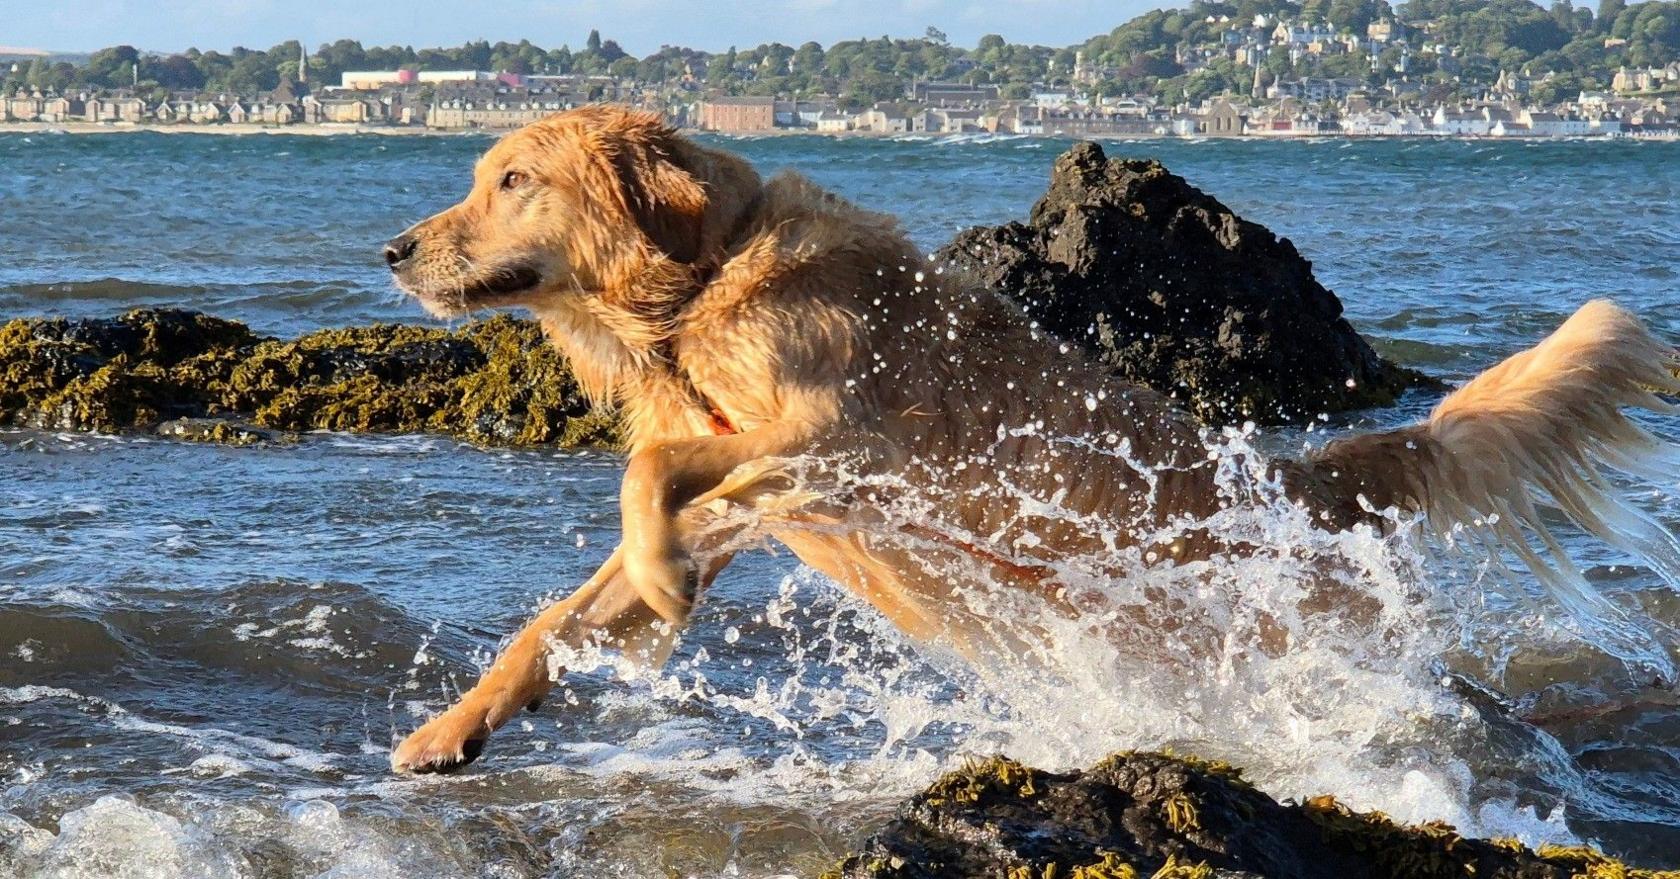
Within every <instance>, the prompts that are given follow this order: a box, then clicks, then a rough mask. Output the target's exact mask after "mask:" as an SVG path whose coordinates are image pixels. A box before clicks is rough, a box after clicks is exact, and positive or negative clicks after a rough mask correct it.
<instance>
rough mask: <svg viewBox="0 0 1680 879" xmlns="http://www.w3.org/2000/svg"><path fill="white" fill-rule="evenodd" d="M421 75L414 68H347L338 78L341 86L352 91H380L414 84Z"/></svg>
mask: <svg viewBox="0 0 1680 879" xmlns="http://www.w3.org/2000/svg"><path fill="white" fill-rule="evenodd" d="M419 81H420V75H419V74H418V73H416V72H415V71H412V70H346V71H344V74H343V75H342V76H340V77H339V78H338V82H339V86H338V87H339V88H342V89H349V90H351V91H378V90H379V89H382V88H386V87H388V86H393V85H413V84H414V83H417V82H419Z"/></svg>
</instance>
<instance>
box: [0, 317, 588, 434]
mask: <svg viewBox="0 0 1680 879" xmlns="http://www.w3.org/2000/svg"><path fill="white" fill-rule="evenodd" d="M199 419H212V421H209V422H203V421H200V420H199ZM233 419H237V420H238V421H240V422H245V423H244V424H234V423H233ZM0 423H4V424H15V425H22V426H31V427H40V428H46V429H52V430H94V431H102V432H114V431H119V430H128V429H146V428H153V429H156V430H157V431H158V432H159V433H161V434H163V435H172V436H181V437H183V438H188V439H201V440H207V441H219V442H232V443H240V444H243V443H250V442H257V441H262V440H265V439H268V438H269V437H267V436H265V435H263V434H261V433H259V432H257V431H254V430H252V428H253V427H254V428H267V429H270V430H280V431H303V430H323V429H324V430H343V431H378V432H401V433H410V432H420V431H427V432H434V433H442V434H447V435H450V436H456V437H460V438H462V439H464V440H467V441H469V442H474V443H479V444H483V445H537V444H550V443H554V444H560V445H601V444H611V443H613V442H615V441H616V431H615V428H614V425H613V423H612V419H611V418H610V417H607V416H603V415H599V414H595V413H592V412H591V411H590V408H589V404H588V402H587V401H586V400H585V399H584V398H583V395H582V394H581V393H580V392H579V390H578V387H577V383H576V381H574V380H573V378H572V374H571V370H570V369H569V368H568V366H567V365H566V362H565V359H564V358H563V357H561V356H560V354H559V353H558V352H556V351H555V350H554V349H553V347H552V346H550V345H548V344H547V343H546V341H544V339H543V337H542V331H541V330H540V329H539V328H538V327H537V325H536V324H535V323H533V322H531V321H522V320H516V319H514V318H510V317H496V318H493V319H490V320H486V321H482V322H479V323H474V324H472V325H470V326H467V327H465V328H462V329H460V330H456V331H454V332H448V331H445V330H441V329H432V328H428V327H417V326H403V325H396V324H377V325H374V326H371V327H353V328H349V329H340V330H321V331H319V332H314V333H310V334H308V335H306V336H302V337H299V338H297V339H292V340H280V339H271V338H263V337H259V336H257V335H256V334H254V333H252V332H251V331H250V329H249V328H247V327H246V326H245V325H243V324H240V323H238V322H235V321H229V320H222V319H219V318H214V317H210V316H208V315H204V314H199V313H197V312H191V311H181V310H175V309H140V310H135V311H131V312H129V313H127V314H125V315H123V316H121V317H118V318H110V319H83V320H64V319H20V320H13V321H11V322H9V323H6V324H5V325H3V326H0Z"/></svg>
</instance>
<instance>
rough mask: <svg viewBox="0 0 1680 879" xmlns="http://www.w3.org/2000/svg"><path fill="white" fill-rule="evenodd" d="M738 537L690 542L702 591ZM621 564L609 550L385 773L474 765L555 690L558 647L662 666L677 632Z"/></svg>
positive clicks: (729, 532) (402, 748) (724, 533)
mask: <svg viewBox="0 0 1680 879" xmlns="http://www.w3.org/2000/svg"><path fill="white" fill-rule="evenodd" d="M738 530H739V529H735V528H728V527H723V528H715V529H711V530H709V531H706V532H705V533H704V534H702V535H700V536H690V537H689V538H688V540H689V541H691V542H692V543H693V544H694V547H695V548H694V551H695V552H696V553H697V554H698V555H699V556H700V557H701V559H702V562H701V570H700V576H699V579H700V582H701V586H702V587H703V586H705V585H707V584H710V583H711V581H712V579H713V578H715V577H716V576H717V575H718V573H719V572H721V571H722V570H723V568H724V567H725V566H726V565H728V564H729V562H730V560H731V559H732V558H733V552H732V551H730V550H725V549H723V546H724V545H725V544H726V543H727V542H728V540H729V539H730V538H732V537H733V536H734V534H735V533H737V531H738ZM623 558H624V550H623V548H622V547H620V548H619V549H615V550H614V551H613V554H612V556H611V557H610V558H608V559H607V561H606V563H605V564H603V565H601V567H600V569H599V570H597V571H596V572H595V575H594V576H593V577H590V578H589V580H588V581H587V582H585V583H584V584H583V585H582V586H580V587H578V589H577V591H575V592H573V593H572V594H571V595H569V596H567V597H566V598H564V599H562V600H561V601H558V602H556V603H554V604H553V605H551V606H549V607H548V608H547V609H545V610H544V611H543V612H542V613H540V614H538V615H537V618H536V619H534V620H532V621H531V622H530V623H529V624H527V625H526V626H525V628H523V629H521V630H520V631H519V634H517V635H515V636H514V638H513V641H512V642H511V643H509V644H508V646H507V649H505V650H503V651H502V652H501V653H500V654H499V655H497V657H496V660H495V662H493V663H492V664H491V665H490V667H489V668H488V669H486V670H485V672H484V674H483V675H482V676H481V677H480V678H479V680H478V683H477V684H476V685H474V686H473V688H472V689H471V690H468V691H467V692H465V693H463V694H462V695H461V698H460V699H459V700H457V701H456V702H455V704H454V705H451V706H450V707H449V709H448V710H446V711H444V712H443V713H442V714H439V715H438V716H436V717H434V718H432V719H431V720H429V721H427V722H426V723H425V724H424V725H422V726H421V727H420V728H419V729H417V730H415V731H414V732H413V733H411V734H409V736H408V737H407V738H406V739H404V740H403V741H402V743H401V744H400V745H398V746H397V748H396V749H395V750H394V751H392V752H391V768H392V769H393V770H395V771H397V772H452V771H454V770H456V769H459V768H461V767H462V766H465V765H467V764H468V763H471V762H472V761H473V760H475V759H477V758H478V755H479V754H480V753H482V752H483V750H484V744H485V741H486V740H487V739H488V738H489V736H490V734H491V733H492V732H494V731H495V730H496V729H498V728H499V727H501V726H502V725H503V724H505V723H507V722H508V720H509V719H511V718H512V717H513V716H514V715H515V714H517V713H518V712H519V709H520V708H526V707H528V708H532V709H533V710H534V709H535V708H536V707H537V705H538V704H539V703H540V702H541V700H542V697H543V696H545V695H547V694H548V691H549V690H551V689H553V687H554V684H555V680H556V677H557V676H558V675H557V673H555V672H551V669H550V656H551V655H552V654H553V652H554V650H555V648H556V647H562V646H568V647H577V646H582V645H584V644H587V643H597V644H600V645H602V646H605V647H608V648H614V649H620V650H623V651H624V652H625V654H626V655H627V656H630V657H631V658H632V659H634V660H637V661H640V662H644V663H648V664H651V665H658V664H660V663H662V662H663V661H664V659H665V657H666V656H667V655H668V654H669V653H670V650H671V648H672V647H673V646H674V645H675V643H676V639H677V635H678V630H677V627H676V626H672V625H670V624H668V623H665V622H664V621H663V620H661V618H660V615H659V614H657V613H655V612H654V611H653V609H652V608H650V607H649V606H648V605H647V603H646V602H644V601H642V599H641V597H640V596H639V595H638V594H637V592H636V590H635V589H634V588H633V587H632V586H631V585H630V583H629V580H628V579H627V578H626V576H625V571H624V564H623Z"/></svg>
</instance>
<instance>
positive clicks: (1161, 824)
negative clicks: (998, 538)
mask: <svg viewBox="0 0 1680 879" xmlns="http://www.w3.org/2000/svg"><path fill="white" fill-rule="evenodd" d="M1466 876H1473V877H1476V879H1680V872H1653V871H1649V870H1638V869H1633V868H1630V867H1627V866H1625V865H1623V864H1621V863H1618V862H1616V861H1614V860H1612V859H1610V858H1607V857H1605V856H1604V855H1602V854H1599V853H1598V852H1595V851H1593V850H1591V849H1587V848H1579V847H1567V848H1566V847H1557V846H1548V847H1542V848H1541V850H1539V851H1533V850H1531V849H1529V848H1527V847H1526V846H1524V845H1522V844H1521V843H1518V842H1516V841H1515V840H1479V839H1467V838H1465V837H1463V836H1460V835H1459V834H1458V833H1457V832H1456V831H1455V830H1454V829H1453V828H1452V827H1450V826H1448V825H1446V824H1440V823H1431V824H1422V825H1418V826H1405V825H1400V824H1396V823H1394V822H1393V821H1391V820H1389V819H1388V818H1387V817H1386V816H1384V815H1382V814H1381V813H1377V812H1364V813H1361V812H1355V811H1353V810H1351V809H1349V808H1347V807H1346V806H1344V805H1342V804H1340V803H1338V802H1336V800H1335V799H1334V798H1333V797H1328V796H1323V797H1314V798H1312V799H1309V800H1307V801H1306V802H1304V803H1279V802H1278V801H1277V800H1274V799H1272V798H1271V797H1269V796H1267V795H1266V794H1264V793H1261V792H1260V791H1259V790H1256V789H1255V788H1254V787H1253V786H1252V785H1250V784H1249V783H1248V782H1246V781H1244V780H1243V778H1242V774H1241V773H1240V772H1238V771H1237V770H1235V769H1233V768H1231V767H1230V766H1227V765H1225V764H1222V763H1211V762H1207V761H1202V760H1196V759H1190V758H1184V757H1175V756H1170V755H1164V754H1138V753H1122V754H1116V755H1114V756H1112V757H1109V758H1108V759H1106V760H1104V761H1102V762H1101V763H1098V764H1097V765H1096V766H1093V767H1091V768H1090V769H1088V770H1085V771H1082V772H1077V771H1076V772H1065V773H1056V772H1044V771H1041V770H1038V769H1032V768H1029V767H1026V766H1023V765H1021V764H1020V763H1016V762H1015V761H1013V760H1008V759H1005V758H1001V757H999V758H994V759H992V760H988V761H985V762H983V763H975V764H972V765H970V766H968V767H966V768H964V769H961V770H959V771H956V772H952V773H950V774H948V775H946V776H945V777H943V778H941V779H939V780H938V781H936V782H934V783H933V785H932V786H931V787H929V788H928V789H927V790H926V791H924V792H922V793H920V794H918V795H916V796H915V797H914V798H912V799H911V800H910V801H909V802H908V803H906V804H905V805H904V806H903V807H902V808H901V809H900V810H899V813H898V816H897V817H896V818H894V819H893V820H892V821H891V822H890V823H889V824H888V825H887V826H886V827H885V828H884V829H882V830H881V831H880V832H879V833H877V834H876V835H875V836H873V837H871V838H870V839H869V840H868V841H867V842H866V843H864V845H863V848H862V849H861V850H860V851H859V852H858V853H857V854H854V855H852V856H850V857H848V858H846V859H845V860H844V861H841V862H840V863H839V864H838V865H836V866H835V867H834V868H833V869H832V870H831V871H829V873H827V874H825V879H965V877H976V879H978V877H987V879H996V877H1004V879H1142V877H1154V879H1215V877H1221V879H1436V877H1439V879H1449V877H1450V879H1463V877H1466Z"/></svg>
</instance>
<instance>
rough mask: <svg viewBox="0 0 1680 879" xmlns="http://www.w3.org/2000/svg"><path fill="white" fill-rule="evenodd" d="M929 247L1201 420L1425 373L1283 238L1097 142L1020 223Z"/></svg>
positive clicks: (1301, 410)
mask: <svg viewBox="0 0 1680 879" xmlns="http://www.w3.org/2000/svg"><path fill="white" fill-rule="evenodd" d="M934 256H935V259H936V260H938V261H941V262H944V263H948V264H951V265H953V266H955V267H956V268H958V269H959V270H962V271H965V272H967V273H968V274H970V275H972V276H973V277H975V278H977V279H978V280H979V281H981V282H982V283H984V284H985V285H987V286H988V287H990V288H992V289H994V290H997V291H998V292H1000V293H1002V294H1004V295H1006V296H1008V297H1010V298H1011V299H1013V300H1015V301H1017V302H1019V303H1020V304H1021V305H1022V307H1023V308H1025V309H1026V311H1027V312H1028V313H1029V314H1030V315H1032V316H1033V317H1034V318H1035V319H1036V320H1038V322H1039V323H1040V324H1041V325H1042V326H1043V327H1045V328H1046V329H1047V330H1049V331H1050V332H1051V333H1054V334H1056V335H1057V336H1060V337H1061V338H1063V339H1065V340H1067V341H1070V342H1074V343H1077V344H1079V345H1081V346H1083V347H1084V348H1085V349H1086V350H1088V351H1089V352H1091V353H1092V354H1094V355H1095V356H1097V357H1098V358H1099V359H1101V360H1102V362H1104V363H1106V364H1107V365H1109V366H1110V367H1112V368H1113V369H1114V370H1115V371H1116V372H1117V373H1119V374H1120V375H1123V376H1125V377H1127V378H1129V379H1132V380H1133V381H1137V382H1140V383H1142V384H1145V385H1148V386H1150V387H1152V388H1155V389H1156V390H1159V391H1161V392H1163V393H1167V394H1170V395H1172V396H1174V397H1175V398H1177V399H1178V400H1179V401H1180V402H1181V403H1182V404H1183V405H1185V406H1186V407H1187V408H1189V409H1191V410H1192V411H1194V412H1195V413H1196V414H1197V415H1198V416H1200V417H1201V418H1202V419H1204V420H1206V421H1208V422H1210V423H1215V424H1229V423H1234V422H1241V421H1256V422H1260V423H1278V422H1285V421H1293V420H1299V419H1303V418H1311V417H1313V416H1315V415H1317V414H1318V413H1321V412H1335V411H1341V410H1347V409H1357V408H1363V407H1367V406H1377V405H1388V404H1390V403H1392V402H1394V400H1395V398H1396V397H1397V396H1398V395H1399V394H1400V392H1402V391H1404V390H1405V389H1406V388H1408V387H1410V386H1412V385H1414V384H1419V383H1429V380H1428V379H1426V378H1425V377H1424V376H1423V375H1421V374H1420V373H1417V372H1414V371H1412V370H1407V369H1403V368H1400V367H1397V366H1395V365H1394V364H1392V363H1389V362H1387V361H1385V360H1383V359H1382V358H1381V357H1379V356H1377V354H1376V352H1375V351H1372V350H1371V346H1370V345H1369V344H1368V343H1366V341H1365V340H1364V339H1362V338H1360V336H1359V334H1358V333H1356V332H1354V330H1353V327H1352V326H1351V325H1349V324H1348V322H1347V320H1346V319H1345V318H1343V317H1342V304H1341V302H1340V301H1339V300H1338V299H1337V298H1336V296H1335V294H1333V293H1331V292H1330V291H1329V290H1327V289H1325V288H1324V286H1323V285H1322V284H1320V283H1318V281H1317V280H1316V279H1314V278H1313V274H1312V263H1310V262H1308V261H1307V260H1306V259H1305V258H1303V257H1302V256H1301V255H1300V254H1299V253H1297V252H1296V250H1295V246H1294V245H1293V244H1291V243H1290V241H1289V239H1287V238H1281V239H1280V238H1278V237H1277V236H1275V235H1273V234H1272V233H1271V232H1270V231H1268V230H1267V229H1266V228H1265V227H1263V226H1260V225H1259V224H1256V223H1251V222H1249V221H1247V220H1244V219H1242V218H1241V217H1239V216H1237V215H1236V214H1234V213H1232V212H1231V210H1230V209H1229V208H1227V207H1226V206H1225V205H1223V204H1221V203H1220V202H1219V201H1218V200H1216V199H1214V198H1213V197H1211V196H1209V195H1207V194H1205V193H1203V192H1202V191H1201V190H1199V189H1196V188H1195V187H1194V186H1191V185H1190V184H1189V183H1187V182H1185V180H1184V179H1183V178H1182V177H1179V176H1177V175H1175V174H1172V173H1171V172H1169V171H1168V170H1167V169H1166V168H1165V167H1164V166H1162V165H1161V163H1160V162H1157V161H1154V160H1124V159H1109V158H1107V157H1106V156H1104V155H1103V151H1102V148H1101V147H1099V146H1097V145H1096V144H1094V143H1082V144H1079V145H1077V146H1075V147H1073V148H1072V149H1071V150H1069V151H1068V152H1066V153H1064V154H1063V155H1062V156H1061V157H1060V158H1058V159H1057V160H1056V163H1055V168H1054V170H1053V171H1052V173H1051V178H1050V188H1049V190H1048V191H1047V192H1046V193H1045V194H1044V197H1043V198H1041V199H1040V200H1039V201H1038V203H1037V204H1036V205H1034V206H1033V209H1032V215H1031V218H1030V219H1029V221H1028V222H1026V223H1009V224H1007V225H1003V226H996V227H991V228H976V229H970V230H968V231H966V232H963V233H961V234H960V235H958V236H957V237H956V238H955V239H954V240H953V241H951V243H949V244H947V245H945V247H944V248H942V249H940V250H939V251H938V252H937V253H936V254H935V255H934Z"/></svg>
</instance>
